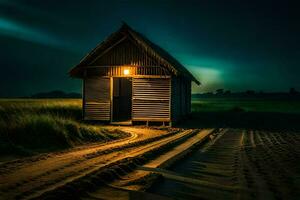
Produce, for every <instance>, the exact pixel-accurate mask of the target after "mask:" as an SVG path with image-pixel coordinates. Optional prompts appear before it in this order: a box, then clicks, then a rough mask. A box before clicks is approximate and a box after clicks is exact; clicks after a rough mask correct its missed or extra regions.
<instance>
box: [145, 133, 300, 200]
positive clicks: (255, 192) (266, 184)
mask: <svg viewBox="0 0 300 200" xmlns="http://www.w3.org/2000/svg"><path fill="white" fill-rule="evenodd" d="M299 139H300V135H299V134H298V133H293V132H270V131H255V130H239V129H229V130H227V131H226V132H224V133H223V134H222V135H220V136H219V137H216V138H215V139H214V140H213V142H211V144H210V145H208V146H206V147H201V148H199V149H198V150H197V151H195V152H194V153H192V154H191V155H190V156H188V157H186V158H185V159H183V160H181V161H180V162H178V163H176V164H175V165H173V166H172V167H171V168H169V169H168V170H169V171H170V173H174V174H176V176H182V177H187V178H188V180H189V181H188V182H180V181H175V180H171V179H168V178H162V179H161V181H159V182H157V183H155V184H154V185H153V186H152V187H151V188H149V189H148V190H147V192H151V193H155V194H159V195H163V196H168V197H172V198H176V199H199V198H202V199H297V198H299V197H300V194H299V186H298V184H299V177H300V167H299V164H298V162H297V160H298V159H299V155H300V154H299V153H300V140H299ZM193 180H194V181H193ZM297 183H298V184H297Z"/></svg>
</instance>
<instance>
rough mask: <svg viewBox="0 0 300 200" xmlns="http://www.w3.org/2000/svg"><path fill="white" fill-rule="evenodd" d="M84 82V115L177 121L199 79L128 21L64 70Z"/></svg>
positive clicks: (115, 119)
mask: <svg viewBox="0 0 300 200" xmlns="http://www.w3.org/2000/svg"><path fill="white" fill-rule="evenodd" d="M69 74H70V76H71V77H76V78H81V79H82V80H83V94H82V95H83V118H84V119H85V120H101V121H108V122H120V121H128V122H130V123H131V122H133V123H135V122H141V121H142V122H147V123H148V122H163V123H166V122H167V123H169V125H171V123H172V122H176V121H179V120H180V119H182V118H183V117H185V116H186V115H188V114H189V113H190V111H191V82H192V81H194V82H195V83H197V84H198V85H199V84H200V83H199V81H198V80H197V79H196V78H195V77H194V76H193V75H192V74H191V73H190V72H189V71H188V70H187V69H186V68H185V67H184V66H183V65H181V64H180V63H179V62H178V61H177V60H176V59H175V58H173V57H172V56H171V55H170V54H168V53H167V52H166V51H165V50H163V49H162V48H160V47H159V46H157V45H156V44H154V43H152V42H151V41H150V40H148V39H147V38H146V37H145V36H144V35H142V34H140V33H138V32H136V31H135V30H133V29H132V28H131V27H129V26H128V25H127V24H125V23H124V24H123V25H122V27H121V28H120V29H119V30H118V31H116V32H115V33H113V34H111V35H110V36H109V37H108V38H107V39H106V40H105V41H103V42H102V43H101V44H99V45H98V46H97V47H96V48H95V49H94V50H92V51H91V52H90V53H89V54H88V55H87V56H85V57H84V58H83V59H82V60H81V62H80V63H79V64H78V65H77V66H75V67H74V68H73V69H71V71H70V72H69Z"/></svg>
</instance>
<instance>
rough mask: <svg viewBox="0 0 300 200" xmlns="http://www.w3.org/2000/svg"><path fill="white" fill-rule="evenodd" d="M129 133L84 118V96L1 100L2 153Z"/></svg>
mask: <svg viewBox="0 0 300 200" xmlns="http://www.w3.org/2000/svg"><path fill="white" fill-rule="evenodd" d="M125 136H127V134H126V133H124V132H121V131H119V130H117V129H116V130H108V129H105V128H102V127H101V126H97V125H90V124H85V123H83V122H82V121H81V100H77V99H72V100H70V99H50V100H33V99H7V100H6V99H2V100H0V155H1V154H2V155H7V154H21V155H32V154H35V153H40V152H47V151H54V150H60V149H66V148H71V147H74V146H77V145H80V144H85V143H89V142H104V141H109V140H113V139H117V138H122V137H125Z"/></svg>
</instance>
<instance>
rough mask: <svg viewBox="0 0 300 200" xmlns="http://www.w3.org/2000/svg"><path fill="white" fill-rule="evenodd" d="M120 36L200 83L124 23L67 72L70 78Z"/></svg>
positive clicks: (176, 62)
mask: <svg viewBox="0 0 300 200" xmlns="http://www.w3.org/2000/svg"><path fill="white" fill-rule="evenodd" d="M120 36H121V38H122V37H127V36H130V37H131V38H132V39H134V40H135V41H136V42H137V44H138V45H140V46H141V47H142V48H143V49H144V50H145V51H146V52H147V53H150V54H152V55H154V56H155V57H156V58H157V59H159V60H160V61H161V62H162V63H164V65H166V67H168V68H169V69H170V70H171V71H172V72H173V73H174V74H175V75H183V76H185V77H187V78H189V79H190V80H192V81H194V82H195V83H197V84H198V85H199V84H200V82H199V81H198V80H197V79H196V78H195V77H194V76H193V75H192V74H191V73H190V72H189V71H188V70H187V69H186V68H185V67H184V66H183V65H182V64H181V63H179V62H178V61H177V60H176V59H175V58H174V57H173V56H171V55H170V54H169V53H168V52H166V51H165V50H164V49H162V48H161V47H159V46H158V45H156V44H154V43H153V42H151V41H150V40H148V39H147V38H146V37H145V36H144V35H142V34H141V33H138V32H136V31H135V30H133V29H132V28H131V27H129V26H128V25H127V24H126V23H123V25H122V27H121V28H120V29H119V30H118V31H116V32H115V33H113V34H111V35H110V36H109V37H108V38H107V39H106V40H104V41H103V42H102V43H100V44H99V45H98V46H97V47H96V48H95V49H93V50H92V51H91V52H90V53H89V54H88V55H86V56H85V57H84V58H83V59H82V60H81V61H80V63H79V64H78V65H76V66H75V67H74V68H73V69H71V71H70V72H69V74H70V76H72V77H78V74H80V73H81V72H82V70H83V69H84V67H85V66H88V65H89V64H90V63H91V62H93V61H94V59H95V57H98V56H99V55H101V54H102V53H104V52H105V51H106V50H107V49H108V48H109V47H110V46H111V45H114V44H115V43H117V42H118V41H119V40H120Z"/></svg>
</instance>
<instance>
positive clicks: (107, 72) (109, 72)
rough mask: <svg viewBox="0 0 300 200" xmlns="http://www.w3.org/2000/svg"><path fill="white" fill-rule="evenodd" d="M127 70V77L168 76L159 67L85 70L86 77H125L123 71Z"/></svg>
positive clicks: (114, 67)
mask: <svg viewBox="0 0 300 200" xmlns="http://www.w3.org/2000/svg"><path fill="white" fill-rule="evenodd" d="M125 69H127V70H129V73H130V74H129V75H128V76H139V75H158V76H168V75H169V74H170V73H169V72H168V70H167V69H165V68H164V67H160V66H148V67H145V66H132V65H123V66H88V67H87V69H86V76H87V77H93V76H98V77H99V76H108V77H109V76H126V75H125V74H124V70H125Z"/></svg>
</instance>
